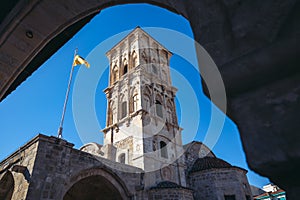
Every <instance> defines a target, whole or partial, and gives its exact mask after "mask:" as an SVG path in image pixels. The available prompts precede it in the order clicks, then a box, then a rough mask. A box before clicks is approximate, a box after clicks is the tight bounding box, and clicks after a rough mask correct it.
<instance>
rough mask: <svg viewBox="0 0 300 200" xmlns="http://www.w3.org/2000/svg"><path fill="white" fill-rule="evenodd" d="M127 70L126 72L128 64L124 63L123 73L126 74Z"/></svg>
mask: <svg viewBox="0 0 300 200" xmlns="http://www.w3.org/2000/svg"><path fill="white" fill-rule="evenodd" d="M127 72H128V65H127V64H126V65H125V66H124V68H123V75H124V74H127Z"/></svg>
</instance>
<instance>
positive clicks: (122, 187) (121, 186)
mask: <svg viewBox="0 0 300 200" xmlns="http://www.w3.org/2000/svg"><path fill="white" fill-rule="evenodd" d="M92 176H101V177H103V178H105V179H106V180H108V181H109V182H110V183H111V184H112V185H113V186H114V187H115V188H116V189H117V191H118V192H119V194H120V195H121V197H122V199H124V200H129V199H130V197H131V196H132V194H131V193H130V192H129V190H128V188H127V187H126V184H125V182H124V181H123V180H122V179H121V178H120V177H119V176H118V175H116V173H114V172H113V171H111V170H110V169H109V168H107V167H105V166H103V167H95V168H90V169H85V170H82V171H80V172H79V173H77V174H76V175H74V176H71V177H70V178H69V179H68V180H67V181H66V182H65V184H64V185H65V186H64V189H63V192H62V196H61V198H59V199H63V197H64V196H65V194H66V193H67V192H68V191H69V189H71V187H72V186H73V185H74V184H76V183H77V182H79V181H81V180H83V179H85V178H88V177H92Z"/></svg>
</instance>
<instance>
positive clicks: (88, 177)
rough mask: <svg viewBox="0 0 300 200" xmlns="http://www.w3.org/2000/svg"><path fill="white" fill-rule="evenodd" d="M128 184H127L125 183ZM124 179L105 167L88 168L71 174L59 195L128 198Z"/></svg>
mask: <svg viewBox="0 0 300 200" xmlns="http://www.w3.org/2000/svg"><path fill="white" fill-rule="evenodd" d="M127 186H128V185H127ZM130 196H131V194H130V192H129V191H128V189H127V187H126V186H125V184H124V181H123V180H122V179H121V178H120V177H119V176H117V175H116V174H115V173H114V172H112V171H111V170H110V169H107V168H90V169H85V170H82V171H80V172H79V173H78V174H76V175H75V176H72V177H71V178H70V179H69V181H68V183H67V184H66V187H65V189H64V192H63V196H62V197H61V198H62V199H63V200H81V199H89V200H98V199H99V200H100V199H101V200H110V199H113V200H118V199H120V200H121V199H123V200H125V199H130Z"/></svg>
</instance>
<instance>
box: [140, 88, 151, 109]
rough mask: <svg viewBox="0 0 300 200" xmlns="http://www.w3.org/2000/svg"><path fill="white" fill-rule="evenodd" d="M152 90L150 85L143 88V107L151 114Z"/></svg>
mask: <svg viewBox="0 0 300 200" xmlns="http://www.w3.org/2000/svg"><path fill="white" fill-rule="evenodd" d="M151 95H152V92H151V89H150V87H149V86H148V85H145V86H144V87H143V98H142V107H143V109H144V110H146V111H148V112H150V108H151V106H152V101H151Z"/></svg>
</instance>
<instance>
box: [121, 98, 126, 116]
mask: <svg viewBox="0 0 300 200" xmlns="http://www.w3.org/2000/svg"><path fill="white" fill-rule="evenodd" d="M126 115H127V101H124V102H123V103H122V112H121V118H124V117H126Z"/></svg>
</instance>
